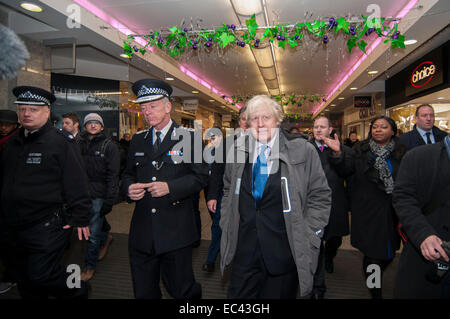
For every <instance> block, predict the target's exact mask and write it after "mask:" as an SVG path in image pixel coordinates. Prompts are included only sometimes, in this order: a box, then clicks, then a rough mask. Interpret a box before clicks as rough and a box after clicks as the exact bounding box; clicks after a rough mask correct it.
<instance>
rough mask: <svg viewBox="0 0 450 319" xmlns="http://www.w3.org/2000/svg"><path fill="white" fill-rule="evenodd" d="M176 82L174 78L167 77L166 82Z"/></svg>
mask: <svg viewBox="0 0 450 319" xmlns="http://www.w3.org/2000/svg"><path fill="white" fill-rule="evenodd" d="M174 80H175V79H174V78H172V77H170V76H168V77H166V81H174Z"/></svg>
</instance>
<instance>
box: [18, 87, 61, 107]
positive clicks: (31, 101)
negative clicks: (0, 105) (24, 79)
mask: <svg viewBox="0 0 450 319" xmlns="http://www.w3.org/2000/svg"><path fill="white" fill-rule="evenodd" d="M13 93H14V95H15V96H16V97H17V100H16V101H15V102H14V103H15V104H23V105H47V106H50V105H51V104H52V103H53V102H55V101H56V97H55V96H54V95H53V94H52V93H50V92H48V91H46V90H44V89H41V88H38V87H35V86H17V87H15V88H14V89H13Z"/></svg>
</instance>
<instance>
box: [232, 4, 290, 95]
mask: <svg viewBox="0 0 450 319" xmlns="http://www.w3.org/2000/svg"><path fill="white" fill-rule="evenodd" d="M230 2H231V6H232V7H233V10H234V13H235V14H236V16H237V18H238V20H239V23H241V24H242V21H241V17H242V16H245V17H247V16H250V15H251V14H253V13H255V14H259V13H261V12H264V14H263V15H262V16H260V18H263V19H264V23H265V25H268V21H269V18H268V15H267V8H266V4H265V1H264V0H251V1H249V0H230ZM261 22H263V21H262V20H261ZM250 51H251V52H252V54H253V57H254V58H255V61H256V65H258V68H259V72H260V73H261V76H262V78H263V80H264V83H265V84H266V87H267V91H268V92H269V94H270V95H279V94H280V93H281V90H280V84H279V81H278V78H279V76H278V72H277V66H276V61H275V52H274V51H273V45H272V43H268V44H267V45H265V46H264V45H261V44H260V46H259V47H257V48H256V47H254V48H250Z"/></svg>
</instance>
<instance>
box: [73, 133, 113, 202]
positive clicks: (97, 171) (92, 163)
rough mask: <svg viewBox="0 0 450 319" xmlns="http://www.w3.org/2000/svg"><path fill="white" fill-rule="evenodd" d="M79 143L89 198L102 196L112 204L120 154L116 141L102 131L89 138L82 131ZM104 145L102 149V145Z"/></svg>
mask: <svg viewBox="0 0 450 319" xmlns="http://www.w3.org/2000/svg"><path fill="white" fill-rule="evenodd" d="M104 143H106V144H104ZM79 145H80V149H81V155H82V156H83V160H84V164H85V167H86V172H87V176H88V178H89V189H90V193H91V198H92V199H95V198H102V199H104V203H105V204H107V205H111V206H112V205H113V204H114V199H115V197H116V195H117V191H118V187H119V170H120V155H119V149H118V147H117V145H116V143H115V142H114V141H112V140H110V139H108V138H107V137H106V136H105V135H104V134H103V133H99V134H97V135H95V136H94V137H93V138H92V140H89V134H88V133H87V132H86V131H84V132H82V133H81V135H80V140H79ZM103 145H105V146H106V147H104V149H103V150H102V146H103Z"/></svg>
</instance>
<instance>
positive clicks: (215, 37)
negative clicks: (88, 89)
mask: <svg viewBox="0 0 450 319" xmlns="http://www.w3.org/2000/svg"><path fill="white" fill-rule="evenodd" d="M361 17H362V19H363V20H362V22H357V23H355V22H352V21H348V20H347V19H346V18H345V17H340V18H337V19H335V18H330V20H329V21H328V22H326V21H321V20H314V21H313V22H303V23H296V24H277V25H276V26H274V27H267V28H260V27H259V26H258V24H257V23H256V17H255V14H253V15H252V17H251V18H250V19H248V20H246V22H245V23H246V26H247V28H246V30H244V29H243V30H239V29H238V30H236V26H234V25H228V24H227V25H225V24H224V25H223V26H222V27H219V28H217V29H214V30H206V29H201V30H198V31H192V30H188V29H187V28H183V29H180V28H178V27H176V26H174V27H172V28H170V29H169V32H165V33H164V35H163V34H162V33H161V32H158V31H151V32H149V34H147V35H129V36H128V37H127V40H125V41H123V50H124V53H125V54H127V55H128V56H129V57H131V56H132V55H133V54H134V53H137V52H139V53H141V54H142V55H144V54H145V52H146V48H148V47H158V48H160V49H161V50H164V51H166V52H167V53H168V54H169V55H170V56H172V57H174V56H176V55H180V54H183V53H184V52H185V51H186V49H187V48H192V49H194V50H197V49H198V48H200V47H204V48H207V49H211V48H212V47H213V45H214V44H216V45H218V46H219V47H220V48H226V47H227V46H228V45H230V44H231V43H235V44H236V45H237V46H240V47H245V46H246V45H248V46H250V47H252V48H257V47H259V46H261V45H262V44H264V42H265V41H268V42H271V43H274V42H275V41H276V43H277V44H278V47H280V48H283V49H285V48H286V44H288V45H289V46H290V48H292V49H293V48H296V47H297V46H299V45H300V44H301V41H302V39H303V38H304V34H305V33H309V34H311V35H312V36H313V37H315V38H316V39H317V41H319V42H323V43H324V44H326V43H328V41H329V37H328V35H329V34H332V33H334V34H338V33H339V32H340V33H344V34H345V35H346V36H348V37H349V39H348V40H347V49H348V51H349V53H351V52H352V50H353V48H355V47H357V48H359V49H360V50H361V51H363V52H364V53H366V47H367V42H366V41H365V40H364V39H363V37H364V38H365V39H367V38H368V37H370V36H371V34H376V35H377V36H378V37H384V38H386V39H385V40H384V43H388V42H390V43H391V48H392V49H395V48H405V44H404V40H405V37H404V36H403V35H401V34H400V32H399V31H398V30H397V28H398V24H397V23H394V25H393V27H390V26H388V25H384V23H385V22H386V19H385V18H373V19H368V17H366V16H364V15H361ZM262 29H265V30H264V33H262ZM258 30H261V32H260V31H258ZM260 34H262V36H261V37H259V38H258V35H260ZM135 37H142V38H144V39H145V40H146V41H147V44H146V45H145V46H144V47H143V48H138V47H137V46H136V45H133V43H132V41H133V40H134V39H135Z"/></svg>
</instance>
